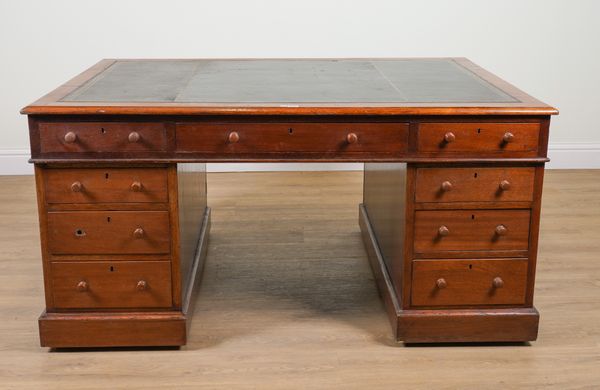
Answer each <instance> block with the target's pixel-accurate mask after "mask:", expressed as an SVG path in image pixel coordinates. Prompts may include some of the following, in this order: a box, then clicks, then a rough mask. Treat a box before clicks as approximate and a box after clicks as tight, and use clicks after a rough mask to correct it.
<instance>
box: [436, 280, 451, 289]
mask: <svg viewBox="0 0 600 390" xmlns="http://www.w3.org/2000/svg"><path fill="white" fill-rule="evenodd" d="M435 285H436V286H437V288H439V289H440V290H441V289H443V288H446V286H447V285H448V283H446V279H444V278H439V279H438V280H436V281H435Z"/></svg>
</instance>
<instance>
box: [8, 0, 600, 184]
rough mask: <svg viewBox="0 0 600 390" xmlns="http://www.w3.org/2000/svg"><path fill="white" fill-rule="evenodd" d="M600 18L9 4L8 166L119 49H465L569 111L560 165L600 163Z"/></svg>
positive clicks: (222, 1) (311, 0)
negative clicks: (35, 119)
mask: <svg viewBox="0 0 600 390" xmlns="http://www.w3.org/2000/svg"><path fill="white" fill-rule="evenodd" d="M598 15H600V1H594V0H588V1H583V0H581V1H554V0H539V1H533V0H531V1H527V0H503V1H496V2H488V1H481V0H453V1H445V0H440V1H433V0H419V1H416V0H411V1H399V0H389V1H384V0H369V1H351V0H345V1H331V0H300V1H298V0H294V1H284V0H272V1H248V0H246V1H243V0H240V1H233V0H213V1H210V2H202V1H178V0H169V1H150V0H136V1H127V0H117V1H114V0H104V1H82V0H79V1H77V0H73V1H69V0H53V1H42V0H39V1H25V0H19V1H10V2H9V1H4V0H2V2H1V3H0V53H1V56H2V58H1V59H2V61H1V62H0V64H1V70H0V126H1V131H0V174H1V173H11V172H12V173H15V172H29V168H30V167H28V166H27V165H26V160H27V154H28V137H27V125H26V118H25V117H23V116H20V115H19V114H18V111H19V109H20V108H21V107H23V106H25V105H26V104H28V103H30V102H31V101H33V100H35V99H37V98H38V97H40V96H41V95H43V94H45V93H46V92H48V91H50V90H51V89H53V88H55V87H57V86H58V85H60V84H61V83H63V82H64V81H66V80H68V79H69V78H71V77H72V76H74V75H75V74H77V73H79V72H80V71H82V70H83V69H85V68H87V67H89V66H90V65H92V64H93V63H95V62H97V61H98V60H99V59H101V58H115V57H129V58H144V57H155V58H165V57H167V58H179V57H191V58H194V57H386V56H393V57H401V56H430V57H431V56H464V57H468V58H470V59H471V60H473V61H474V62H475V63H477V64H479V65H481V66H483V67H484V68H486V69H488V70H490V71H492V72H494V73H496V74H497V75H499V76H500V77H502V78H505V79H506V80H508V81H510V82H512V83H513V84H516V85H517V86H518V87H520V88H522V89H524V90H525V91H526V92H528V93H530V94H532V95H534V96H535V97H537V98H538V99H540V100H542V101H545V102H547V103H549V104H551V105H554V106H556V107H558V108H559V109H560V111H561V115H560V116H558V117H554V118H553V123H552V127H551V139H550V157H551V158H553V159H554V166H558V167H596V168H600V124H599V123H600V121H599V120H597V118H596V115H595V114H597V113H599V111H600V104H599V103H600V99H599V98H598V93H599V91H600V23H598V20H597V18H598ZM215 167H216V168H218V169H220V167H222V166H215ZM229 167H230V168H231V166H229ZM239 167H240V166H234V167H233V168H234V169H237V168H239ZM242 167H248V166H247V165H246V166H242ZM296 167H298V166H296ZM303 167H305V166H302V165H301V166H300V168H303ZM315 167H316V168H319V166H315V165H311V166H309V168H312V169H315ZM330 167H331V165H324V166H322V168H330ZM344 167H350V168H356V167H359V165H350V166H347V165H345V166H344ZM268 168H269V166H267V167H265V166H262V169H268Z"/></svg>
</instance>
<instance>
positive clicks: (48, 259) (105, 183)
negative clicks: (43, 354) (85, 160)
mask: <svg viewBox="0 0 600 390" xmlns="http://www.w3.org/2000/svg"><path fill="white" fill-rule="evenodd" d="M35 175H36V186H37V197H38V210H39V220H40V236H41V237H40V238H41V246H42V261H43V270H44V287H45V299H46V310H45V312H44V313H43V314H42V315H41V317H40V318H39V327H40V342H41V345H42V346H44V347H56V348H59V347H61V348H62V347H125V346H181V345H185V344H186V338H187V337H186V335H187V330H186V329H187V328H188V326H189V323H190V321H191V316H192V309H193V306H194V302H193V300H194V297H195V296H196V294H195V290H197V288H198V285H199V281H200V277H201V275H202V269H203V265H204V259H205V257H206V250H207V244H208V232H209V229H210V209H209V208H207V207H206V171H205V164H178V165H177V164H164V165H155V164H154V165H136V166H131V165H127V166H122V165H118V164H117V165H115V164H110V165H97V164H94V165H92V164H90V165H81V164H78V165H70V164H60V165H52V164H37V165H36V167H35Z"/></svg>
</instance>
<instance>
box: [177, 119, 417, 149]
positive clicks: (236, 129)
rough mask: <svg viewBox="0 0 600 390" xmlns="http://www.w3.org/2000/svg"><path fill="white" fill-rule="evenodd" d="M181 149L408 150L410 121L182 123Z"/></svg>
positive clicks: (178, 133)
mask: <svg viewBox="0 0 600 390" xmlns="http://www.w3.org/2000/svg"><path fill="white" fill-rule="evenodd" d="M176 137H177V150H178V151H181V152H203V153H217V154H234V153H238V154H244V153H246V154H252V153H302V152H306V153H310V152H313V153H317V152H319V153H326V152H329V153H349V154H351V153H361V152H369V153H373V152H381V153H389V154H394V153H405V152H406V150H407V145H408V124H407V123H178V124H177V125H176Z"/></svg>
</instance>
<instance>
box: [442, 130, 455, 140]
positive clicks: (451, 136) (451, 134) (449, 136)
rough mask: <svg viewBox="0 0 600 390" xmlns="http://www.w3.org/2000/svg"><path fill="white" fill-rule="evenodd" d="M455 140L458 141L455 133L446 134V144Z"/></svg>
mask: <svg viewBox="0 0 600 390" xmlns="http://www.w3.org/2000/svg"><path fill="white" fill-rule="evenodd" d="M454 140H456V136H455V135H454V133H453V132H451V131H449V132H447V133H446V134H444V141H445V142H446V143H450V142H454Z"/></svg>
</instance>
